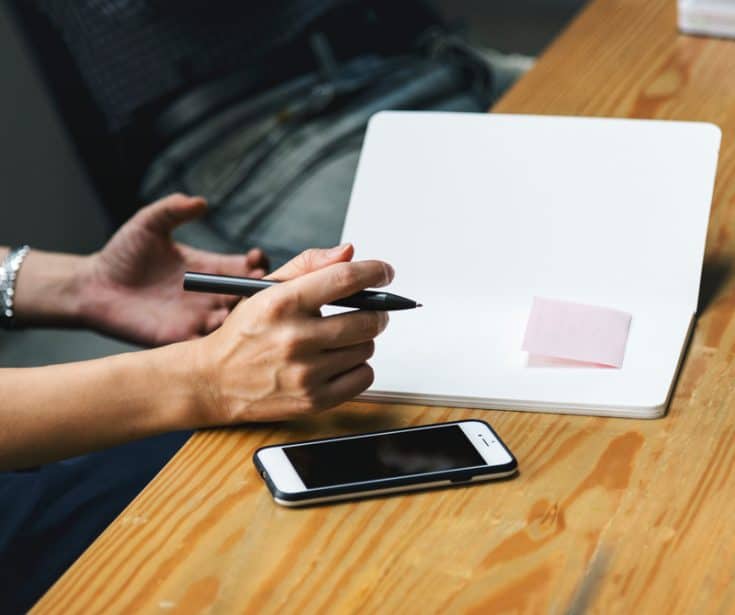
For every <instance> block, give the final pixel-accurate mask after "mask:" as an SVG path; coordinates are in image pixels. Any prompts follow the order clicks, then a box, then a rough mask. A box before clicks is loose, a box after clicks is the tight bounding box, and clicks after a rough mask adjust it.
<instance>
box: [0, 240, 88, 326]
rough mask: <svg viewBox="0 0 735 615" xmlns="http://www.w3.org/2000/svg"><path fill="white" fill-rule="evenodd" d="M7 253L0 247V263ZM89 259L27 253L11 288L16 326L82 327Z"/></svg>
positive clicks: (33, 251) (35, 251) (49, 253)
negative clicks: (13, 286)
mask: <svg viewBox="0 0 735 615" xmlns="http://www.w3.org/2000/svg"><path fill="white" fill-rule="evenodd" d="M7 253H8V248H7V247H0V259H2V258H5V256H6V255H7ZM88 272H89V257H86V256H77V255H72V254H59V253H53V252H43V251H41V250H31V251H30V252H29V253H28V256H26V258H25V260H24V261H23V265H22V267H21V269H20V272H19V274H18V279H17V281H16V285H15V318H16V321H17V323H18V324H19V325H21V326H24V325H26V326H28V325H44V326H52V325H60V326H83V325H84V324H85V317H84V309H85V301H84V290H85V288H84V285H85V283H86V280H87V277H88V275H89V273H88Z"/></svg>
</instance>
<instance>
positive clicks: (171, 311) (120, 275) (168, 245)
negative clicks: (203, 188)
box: [82, 194, 268, 346]
mask: <svg viewBox="0 0 735 615" xmlns="http://www.w3.org/2000/svg"><path fill="white" fill-rule="evenodd" d="M206 209H207V203H206V201H205V200H204V199H203V198H200V197H190V196H185V195H182V194H172V195H170V196H167V197H166V198H164V199H161V200H160V201H156V202H155V203H153V204H151V205H148V206H147V207H144V208H143V209H141V210H140V211H139V212H138V213H137V214H136V215H135V216H133V217H132V218H131V219H130V220H129V221H128V222H127V223H125V224H124V225H123V226H122V227H121V228H120V229H119V230H118V231H117V233H115V235H114V236H113V237H112V238H111V239H110V241H109V242H108V243H107V245H105V247H104V248H103V249H102V250H101V251H100V252H98V253H96V254H93V255H92V256H90V257H89V259H88V264H87V267H86V271H87V275H86V276H85V278H86V279H85V284H84V287H83V291H82V292H84V308H83V309H84V316H85V321H86V324H88V325H89V326H91V327H93V328H96V329H98V330H100V331H102V332H105V333H109V334H112V335H115V336H117V337H121V338H124V339H127V340H131V341H133V342H137V343H140V344H145V345H150V346H155V345H161V344H167V343H170V342H176V341H180V340H186V339H191V338H195V337H200V336H202V335H205V334H207V333H209V332H211V331H213V330H214V329H216V328H217V327H219V326H220V325H221V324H222V322H223V321H224V319H225V317H226V316H227V314H229V313H230V310H231V309H232V307H233V306H234V305H235V304H236V303H237V301H238V299H239V298H238V297H232V296H223V295H207V294H202V293H190V292H185V291H184V290H183V288H182V281H183V275H184V272H185V271H187V270H192V271H203V272H207V273H216V274H222V275H238V276H246V277H253V278H255V277H262V276H263V275H265V270H266V267H267V266H268V262H267V259H266V257H265V255H264V254H263V252H262V251H261V250H259V249H257V248H256V249H253V250H250V251H249V252H248V253H247V254H244V255H224V254H215V253H212V252H205V251H203V250H197V249H194V248H191V247H188V246H185V245H182V244H179V243H176V242H174V241H173V240H172V239H171V231H172V230H173V229H174V228H175V227H177V226H178V225H180V224H183V223H184V222H188V221H190V220H192V219H194V218H196V217H198V216H201V215H202V214H203V213H204V212H205V211H206Z"/></svg>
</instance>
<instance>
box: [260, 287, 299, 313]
mask: <svg viewBox="0 0 735 615" xmlns="http://www.w3.org/2000/svg"><path fill="white" fill-rule="evenodd" d="M261 297H262V301H263V310H264V311H265V314H266V316H267V317H268V318H270V319H272V320H280V319H281V318H283V316H284V315H285V314H286V313H287V312H288V311H289V310H291V308H292V307H293V302H294V299H293V297H292V296H291V295H289V294H287V293H280V292H279V293H269V292H268V291H266V292H264V293H262V294H261Z"/></svg>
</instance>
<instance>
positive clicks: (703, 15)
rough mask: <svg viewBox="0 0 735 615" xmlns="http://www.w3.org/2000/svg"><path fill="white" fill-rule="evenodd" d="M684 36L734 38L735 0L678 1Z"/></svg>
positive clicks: (680, 25)
mask: <svg viewBox="0 0 735 615" xmlns="http://www.w3.org/2000/svg"><path fill="white" fill-rule="evenodd" d="M679 29H680V30H681V31H682V32H684V33H685V34H701V35H704V36H717V37H728V38H735V0H679Z"/></svg>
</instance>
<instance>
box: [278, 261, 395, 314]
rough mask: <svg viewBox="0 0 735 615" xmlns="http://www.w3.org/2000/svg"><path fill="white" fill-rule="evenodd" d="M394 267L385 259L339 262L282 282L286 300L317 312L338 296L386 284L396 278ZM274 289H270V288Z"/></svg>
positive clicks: (300, 308)
mask: <svg viewBox="0 0 735 615" xmlns="http://www.w3.org/2000/svg"><path fill="white" fill-rule="evenodd" d="M393 275H394V272H393V268H392V267H391V266H390V265H389V264H388V263H384V262H382V261H359V262H357V263H337V264H335V265H329V266H328V267H325V268H324V269H319V270H318V271H313V272H311V273H307V274H305V275H302V276H301V277H299V278H296V279H294V280H291V281H290V282H288V283H287V284H282V285H279V286H278V288H277V291H278V293H279V294H280V295H281V297H282V299H283V301H284V303H286V304H288V305H289V306H290V307H293V308H295V309H296V310H299V311H304V312H308V313H315V312H316V311H318V310H319V308H320V307H321V306H323V305H326V304H327V303H329V302H331V301H334V300H336V299H342V298H344V297H348V296H349V295H353V294H354V293H356V292H358V291H360V290H363V289H365V288H369V287H374V286H385V285H386V284H389V283H390V282H391V280H392V279H393ZM269 290H271V289H269Z"/></svg>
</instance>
